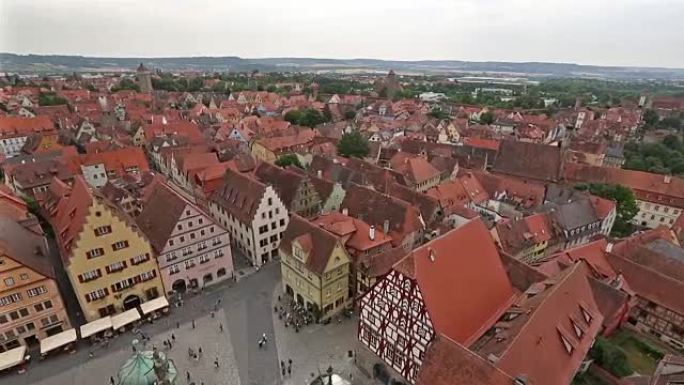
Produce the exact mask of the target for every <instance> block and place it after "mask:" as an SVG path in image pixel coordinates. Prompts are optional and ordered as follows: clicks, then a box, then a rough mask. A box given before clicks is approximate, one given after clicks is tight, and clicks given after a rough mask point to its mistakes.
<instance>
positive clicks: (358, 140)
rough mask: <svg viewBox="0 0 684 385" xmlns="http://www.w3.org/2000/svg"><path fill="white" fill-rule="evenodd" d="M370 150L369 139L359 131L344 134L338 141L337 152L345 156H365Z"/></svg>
mask: <svg viewBox="0 0 684 385" xmlns="http://www.w3.org/2000/svg"><path fill="white" fill-rule="evenodd" d="M369 152H370V146H369V145H368V140H366V138H364V137H363V136H362V135H361V134H360V133H359V132H358V131H352V132H349V133H345V134H343V135H342V138H341V139H340V141H339V142H338V143H337V153H338V154H340V155H342V156H345V157H352V156H353V157H356V158H363V157H365V156H367V155H368V153H369Z"/></svg>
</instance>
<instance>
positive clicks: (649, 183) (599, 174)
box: [563, 163, 684, 208]
mask: <svg viewBox="0 0 684 385" xmlns="http://www.w3.org/2000/svg"><path fill="white" fill-rule="evenodd" d="M563 175H564V177H565V179H567V180H568V181H572V182H584V183H609V184H619V185H623V186H627V187H629V188H631V189H632V190H634V193H635V195H636V197H637V199H640V200H644V201H648V202H653V203H658V204H664V205H668V206H673V207H679V208H684V179H682V178H679V177H676V176H669V175H660V174H654V173H650V172H644V171H634V170H625V169H621V168H613V167H597V166H587V165H582V164H576V163H569V164H567V165H566V166H565V169H564V172H563Z"/></svg>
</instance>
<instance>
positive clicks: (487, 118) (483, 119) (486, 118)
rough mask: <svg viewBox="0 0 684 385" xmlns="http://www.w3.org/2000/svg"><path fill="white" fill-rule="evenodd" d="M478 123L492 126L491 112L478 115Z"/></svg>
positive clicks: (492, 117)
mask: <svg viewBox="0 0 684 385" xmlns="http://www.w3.org/2000/svg"><path fill="white" fill-rule="evenodd" d="M480 123H482V124H492V123H494V113H493V112H492V111H487V112H483V113H481V114H480Z"/></svg>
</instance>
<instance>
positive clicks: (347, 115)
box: [344, 110, 356, 120]
mask: <svg viewBox="0 0 684 385" xmlns="http://www.w3.org/2000/svg"><path fill="white" fill-rule="evenodd" d="M354 118H356V111H354V110H347V111H345V112H344V119H345V120H352V119H354Z"/></svg>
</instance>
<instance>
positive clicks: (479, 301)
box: [395, 219, 515, 346]
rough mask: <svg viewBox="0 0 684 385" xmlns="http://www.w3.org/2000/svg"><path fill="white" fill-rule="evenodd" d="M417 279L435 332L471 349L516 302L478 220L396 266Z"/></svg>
mask: <svg viewBox="0 0 684 385" xmlns="http://www.w3.org/2000/svg"><path fill="white" fill-rule="evenodd" d="M395 268H396V269H398V270H400V271H401V272H402V273H404V272H406V273H412V274H409V276H411V277H413V278H415V279H416V281H417V283H418V286H419V288H420V292H421V294H422V296H423V300H424V301H425V304H426V307H427V310H428V313H429V314H430V319H431V320H432V322H433V325H434V327H435V330H436V331H437V332H438V333H441V334H444V335H445V336H447V337H449V338H451V339H453V340H455V341H457V342H459V343H461V344H463V345H465V346H470V344H472V343H473V342H474V341H475V340H477V339H478V338H479V337H480V336H481V335H482V334H483V333H484V332H485V331H486V330H487V329H489V328H490V327H491V326H492V325H493V324H494V322H496V320H497V319H498V318H499V317H500V316H501V315H502V314H503V312H504V311H505V310H506V309H507V308H508V307H509V306H510V304H511V303H512V302H513V300H514V299H515V295H514V291H513V287H512V285H511V282H510V281H509V279H508V276H507V275H506V270H505V269H504V266H503V264H502V263H501V259H500V258H499V254H498V252H497V250H496V246H495V245H494V240H493V239H492V237H491V235H490V234H489V231H488V230H487V228H486V227H485V225H484V223H482V221H481V220H480V219H475V220H471V221H470V222H468V223H466V224H464V225H463V226H461V227H459V228H457V229H454V230H452V231H449V232H447V233H446V234H444V235H442V236H440V237H438V238H435V239H433V240H432V241H430V242H428V243H426V244H424V245H422V246H420V247H419V248H417V249H415V250H414V251H413V252H412V253H410V254H409V255H408V256H407V257H406V258H404V259H403V260H402V261H400V262H399V263H398V264H397V265H396V267H395Z"/></svg>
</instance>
